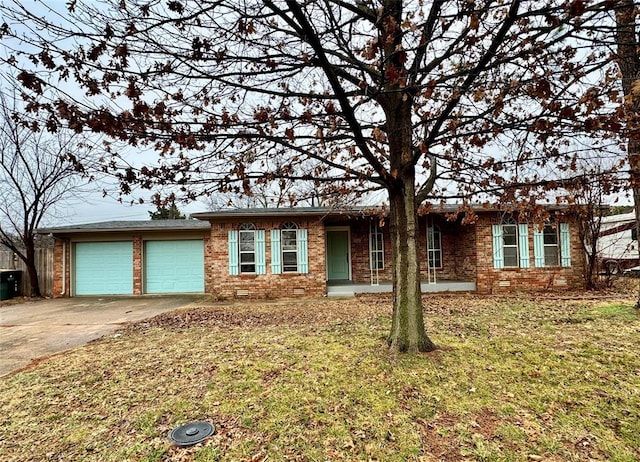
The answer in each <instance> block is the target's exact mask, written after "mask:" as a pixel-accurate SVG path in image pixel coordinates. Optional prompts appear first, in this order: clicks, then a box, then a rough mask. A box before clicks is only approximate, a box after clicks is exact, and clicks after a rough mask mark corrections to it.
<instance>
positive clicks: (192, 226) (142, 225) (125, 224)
mask: <svg viewBox="0 0 640 462" xmlns="http://www.w3.org/2000/svg"><path fill="white" fill-rule="evenodd" d="M209 228H210V224H209V223H208V222H205V221H200V220H137V221H102V222H99V223H86V224H79V225H69V226H57V227H52V228H38V230H37V232H38V234H72V233H73V234H75V233H100V232H105V231H108V232H113V231H122V232H125V231H197V230H206V229H209Z"/></svg>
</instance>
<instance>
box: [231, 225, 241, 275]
mask: <svg viewBox="0 0 640 462" xmlns="http://www.w3.org/2000/svg"><path fill="white" fill-rule="evenodd" d="M239 271H240V267H239V265H238V231H229V274H230V275H231V276H236V275H237V274H238V273H239Z"/></svg>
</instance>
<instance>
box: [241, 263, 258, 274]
mask: <svg viewBox="0 0 640 462" xmlns="http://www.w3.org/2000/svg"><path fill="white" fill-rule="evenodd" d="M240 272H241V273H255V272H256V265H248V264H247V265H240Z"/></svg>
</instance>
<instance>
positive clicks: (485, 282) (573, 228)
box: [476, 213, 585, 294]
mask: <svg viewBox="0 0 640 462" xmlns="http://www.w3.org/2000/svg"><path fill="white" fill-rule="evenodd" d="M564 221H566V222H568V223H569V232H570V242H571V267H568V268H563V267H560V266H554V267H545V268H536V267H535V266H534V260H533V258H534V253H533V229H532V228H533V225H530V226H529V256H530V268H503V269H495V268H494V267H493V238H492V230H491V225H492V224H495V223H498V221H496V215H495V214H488V213H487V214H483V215H481V216H480V218H479V220H478V222H477V223H476V228H477V230H478V232H477V234H476V247H477V255H478V260H477V262H478V265H477V275H478V276H477V281H476V283H477V291H478V293H484V294H492V293H494V294H495V293H514V292H518V291H522V292H535V291H563V290H577V289H583V288H584V279H583V274H584V265H585V259H584V255H583V253H582V246H581V244H580V238H579V236H578V225H577V224H576V223H575V221H574V220H573V219H571V218H567V219H565V220H564Z"/></svg>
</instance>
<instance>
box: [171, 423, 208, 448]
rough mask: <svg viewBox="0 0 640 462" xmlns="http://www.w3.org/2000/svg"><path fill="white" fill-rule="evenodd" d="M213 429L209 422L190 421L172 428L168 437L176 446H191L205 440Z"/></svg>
mask: <svg viewBox="0 0 640 462" xmlns="http://www.w3.org/2000/svg"><path fill="white" fill-rule="evenodd" d="M214 431H215V427H214V426H213V425H211V424H210V423H209V422H191V423H188V424H184V425H180V426H179V427H176V428H174V429H173V430H171V433H169V439H170V440H171V442H172V443H173V444H175V445H176V446H191V445H193V444H197V443H200V442H201V441H204V440H206V439H207V438H209V437H210V436H211V435H213V432H214Z"/></svg>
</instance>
